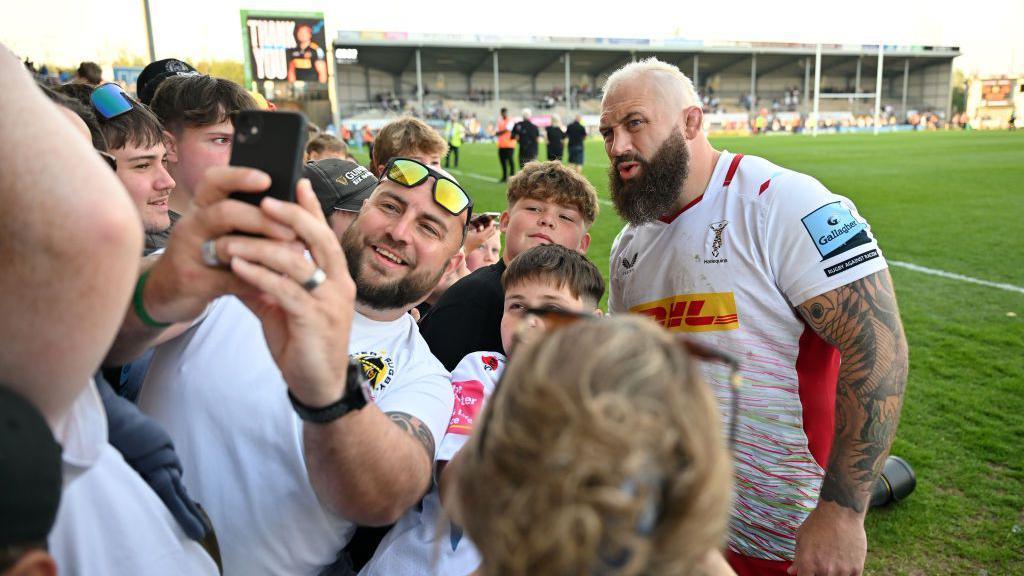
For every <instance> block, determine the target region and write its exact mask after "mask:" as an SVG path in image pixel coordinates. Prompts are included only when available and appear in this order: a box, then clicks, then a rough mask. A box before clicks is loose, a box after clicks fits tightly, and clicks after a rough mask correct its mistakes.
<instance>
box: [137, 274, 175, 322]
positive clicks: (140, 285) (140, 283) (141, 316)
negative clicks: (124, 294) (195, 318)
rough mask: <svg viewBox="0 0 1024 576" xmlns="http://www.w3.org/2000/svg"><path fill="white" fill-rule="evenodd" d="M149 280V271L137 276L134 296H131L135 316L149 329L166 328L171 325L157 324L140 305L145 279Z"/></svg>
mask: <svg viewBox="0 0 1024 576" xmlns="http://www.w3.org/2000/svg"><path fill="white" fill-rule="evenodd" d="M147 278H149V270H146V271H145V272H143V273H142V275H141V276H139V281H138V282H136V283H135V294H134V295H133V296H132V307H133V308H134V309H135V315H136V316H138V317H139V320H142V323H143V324H145V325H146V326H149V327H150V328H167V327H168V326H170V325H171V323H170V322H157V321H156V320H154V319H153V317H152V316H150V315H149V314H148V313H147V312H146V307H145V306H143V305H142V288H143V287H144V286H145V285H146V279H147Z"/></svg>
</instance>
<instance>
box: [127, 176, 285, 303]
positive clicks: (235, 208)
mask: <svg viewBox="0 0 1024 576" xmlns="http://www.w3.org/2000/svg"><path fill="white" fill-rule="evenodd" d="M269 186H270V177H269V176H267V175H266V174H265V173H263V172H260V171H259V170H253V169H250V168H235V167H229V166H223V167H216V168H211V169H209V170H207V172H206V174H205V175H204V176H203V179H202V180H201V181H200V182H199V186H198V187H197V190H196V197H195V206H194V208H193V210H192V211H191V212H190V213H188V214H186V215H185V216H184V217H182V219H181V220H180V221H179V222H178V223H177V225H175V227H174V230H173V231H172V232H171V236H170V238H169V239H168V242H167V250H166V252H164V254H163V255H162V256H160V257H159V260H158V261H157V263H156V264H154V265H153V267H152V268H151V269H150V273H149V277H148V279H147V280H146V285H145V292H144V293H143V303H144V305H145V308H146V310H147V311H148V312H149V314H150V316H152V317H153V318H155V319H156V320H159V321H162V322H182V321H188V320H191V319H193V318H195V317H196V316H198V315H199V314H200V313H201V312H202V311H203V309H204V308H205V307H206V305H207V304H208V303H209V302H210V301H211V300H213V299H214V298H216V297H217V296H221V295H223V294H239V295H241V294H244V293H245V292H247V291H248V292H251V291H252V289H251V287H250V286H248V285H247V284H246V283H244V282H242V281H240V280H239V279H238V278H237V277H236V276H235V275H234V274H232V273H231V270H230V269H228V267H227V266H226V265H224V266H211V265H210V264H209V263H207V262H205V261H204V260H203V245H204V243H206V242H207V241H208V240H213V241H215V242H219V239H220V238H221V237H222V236H224V235H226V234H231V233H234V232H237V231H242V232H247V233H249V234H255V235H258V236H260V237H261V240H262V241H264V242H265V241H267V240H266V238H269V239H273V240H277V241H285V242H288V241H294V240H295V239H296V235H295V231H294V230H292V229H291V228H289V227H288V226H285V225H283V224H281V223H279V222H277V221H276V220H274V219H273V218H271V217H269V216H268V215H266V214H264V213H263V212H262V211H261V210H260V209H259V208H257V207H255V206H251V205H249V204H246V203H245V202H239V201H236V200H228V199H227V197H228V194H230V193H231V192H235V191H241V192H261V191H263V190H266V189H267V188H268V187H269ZM252 240H255V238H253V239H252ZM217 258H218V259H219V260H220V261H221V262H224V263H225V264H226V263H227V257H226V255H225V254H224V252H223V250H222V249H220V250H218V252H217Z"/></svg>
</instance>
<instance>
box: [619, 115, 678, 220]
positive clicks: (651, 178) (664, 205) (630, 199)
mask: <svg viewBox="0 0 1024 576" xmlns="http://www.w3.org/2000/svg"><path fill="white" fill-rule="evenodd" d="M620 162H638V163H639V164H640V174H639V175H637V176H636V177H634V178H631V179H629V180H623V179H622V178H621V177H620V176H619V171H618V168H617V167H618V165H619V163H620ZM689 171H690V152H689V150H688V149H687V148H686V140H684V139H683V135H682V134H680V133H679V131H678V130H673V131H672V134H671V135H670V136H669V137H668V138H666V139H665V141H664V142H663V143H662V145H661V147H659V148H658V151H657V152H655V153H654V156H652V157H651V159H650V160H649V161H648V160H646V159H645V158H643V157H642V156H640V155H639V154H636V153H633V154H628V155H625V156H618V157H616V158H615V159H614V161H613V162H612V165H611V167H610V168H609V170H608V180H609V183H610V184H611V192H612V203H613V204H614V205H615V211H616V212H618V213H619V216H621V217H622V219H623V220H625V221H626V222H629V223H630V224H632V225H634V226H639V225H641V224H646V223H648V222H653V221H654V220H655V219H657V218H658V217H660V216H663V215H665V214H668V213H669V212H671V210H672V208H673V207H674V206H675V204H676V201H677V200H678V199H679V195H680V193H681V192H682V189H683V184H684V183H685V182H686V177H687V175H688V174H689Z"/></svg>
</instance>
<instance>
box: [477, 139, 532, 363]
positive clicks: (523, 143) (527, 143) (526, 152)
mask: <svg viewBox="0 0 1024 576" xmlns="http://www.w3.org/2000/svg"><path fill="white" fill-rule="evenodd" d="M515 134H516V137H517V138H518V139H519V155H520V156H523V157H527V158H536V157H537V138H539V137H540V129H539V128H537V125H536V124H534V123H533V122H530V121H529V120H523V121H522V122H519V123H518V124H516V129H515ZM474 352H479V350H474Z"/></svg>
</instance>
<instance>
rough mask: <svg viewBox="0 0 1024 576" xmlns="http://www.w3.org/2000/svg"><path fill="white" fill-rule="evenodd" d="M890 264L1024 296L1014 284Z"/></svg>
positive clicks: (898, 263) (1023, 289) (894, 263)
mask: <svg viewBox="0 0 1024 576" xmlns="http://www.w3.org/2000/svg"><path fill="white" fill-rule="evenodd" d="M889 264H891V265H893V266H898V267H900V268H906V269H907V270H913V271H915V272H921V273H922V274H931V275H932V276H939V277H942V278H948V279H950V280H959V281H961V282H968V283H970V284H978V285H980V286H988V287H989V288H998V289H1000V290H1006V291H1008V292H1017V293H1019V294H1024V288H1022V287H1020V286H1014V285H1013V284H1003V283H1001V282H990V281H988V280H980V279H978V278H971V277H970V276H964V275H963V274H956V273H954V272H946V271H945V270H936V269H935V268H928V267H926V266H918V265H917V264H911V263H910V262H901V261H899V260H889Z"/></svg>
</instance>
